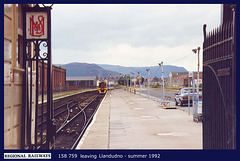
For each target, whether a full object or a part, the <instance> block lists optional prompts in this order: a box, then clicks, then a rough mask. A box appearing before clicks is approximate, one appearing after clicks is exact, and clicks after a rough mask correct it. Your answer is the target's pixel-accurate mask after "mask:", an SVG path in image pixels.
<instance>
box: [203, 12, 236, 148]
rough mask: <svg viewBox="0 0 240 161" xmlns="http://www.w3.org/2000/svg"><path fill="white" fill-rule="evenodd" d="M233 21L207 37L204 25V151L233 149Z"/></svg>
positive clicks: (234, 121)
mask: <svg viewBox="0 0 240 161" xmlns="http://www.w3.org/2000/svg"><path fill="white" fill-rule="evenodd" d="M233 15H234V14H233ZM235 22H236V21H235V18H234V19H233V22H228V23H224V24H222V25H221V26H220V27H219V28H217V29H215V30H213V31H211V32H210V33H208V34H206V25H204V43H203V148H204V149H236V89H235V88H236V67H235V66H236V41H235V40H236V37H235V35H236V34H235V31H236V29H235Z"/></svg>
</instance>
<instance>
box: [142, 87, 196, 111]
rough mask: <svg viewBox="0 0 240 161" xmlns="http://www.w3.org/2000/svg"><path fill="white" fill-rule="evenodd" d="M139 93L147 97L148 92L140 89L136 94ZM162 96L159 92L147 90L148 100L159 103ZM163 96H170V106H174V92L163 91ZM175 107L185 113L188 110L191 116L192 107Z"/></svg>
mask: <svg viewBox="0 0 240 161" xmlns="http://www.w3.org/2000/svg"><path fill="white" fill-rule="evenodd" d="M140 92H141V94H142V95H144V96H147V94H148V91H147V90H146V89H142V90H141V91H140V90H139V89H138V93H140ZM162 95H163V94H162V91H161V90H152V89H150V90H149V96H150V98H151V99H154V100H156V101H158V100H159V101H161V99H162ZM165 96H170V97H171V99H170V106H175V93H174V92H168V91H165ZM177 107H178V109H180V110H183V111H185V112H189V110H190V113H191V114H192V113H193V108H192V106H190V107H189V108H188V106H187V105H185V106H183V107H180V106H177Z"/></svg>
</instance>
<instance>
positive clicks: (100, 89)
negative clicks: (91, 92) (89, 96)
mask: <svg viewBox="0 0 240 161" xmlns="http://www.w3.org/2000/svg"><path fill="white" fill-rule="evenodd" d="M98 92H99V93H101V94H104V93H106V92H107V83H106V82H99V85H98Z"/></svg>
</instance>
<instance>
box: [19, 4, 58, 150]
mask: <svg viewBox="0 0 240 161" xmlns="http://www.w3.org/2000/svg"><path fill="white" fill-rule="evenodd" d="M23 53H24V55H23V68H25V73H24V75H23V110H22V132H21V148H22V149H51V148H53V143H54V133H55V131H54V129H55V128H54V124H53V113H52V108H53V105H52V60H51V7H39V6H38V5H36V6H35V7H28V6H27V7H23ZM40 64H41V65H40ZM40 77H41V79H40ZM45 86H47V92H46V94H45V95H44V87H45ZM44 102H47V103H46V105H45V107H44Z"/></svg>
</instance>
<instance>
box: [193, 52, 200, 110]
mask: <svg viewBox="0 0 240 161" xmlns="http://www.w3.org/2000/svg"><path fill="white" fill-rule="evenodd" d="M192 51H193V52H194V53H195V54H197V53H198V71H197V100H198V101H199V52H200V47H198V48H197V49H192ZM198 101H197V102H198ZM197 108H198V103H197Z"/></svg>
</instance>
